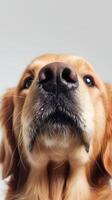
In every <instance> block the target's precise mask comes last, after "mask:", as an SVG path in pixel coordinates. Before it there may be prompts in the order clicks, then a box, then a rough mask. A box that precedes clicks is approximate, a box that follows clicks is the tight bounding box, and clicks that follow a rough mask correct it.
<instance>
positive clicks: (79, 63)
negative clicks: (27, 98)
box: [27, 54, 94, 72]
mask: <svg viewBox="0 0 112 200" xmlns="http://www.w3.org/2000/svg"><path fill="white" fill-rule="evenodd" d="M54 62H64V63H67V65H70V67H72V68H73V69H74V70H77V71H78V72H80V71H85V72H86V71H88V72H94V69H93V67H92V66H91V64H90V63H88V62H87V61H86V60H85V59H83V58H81V57H78V56H72V55H65V54H46V55H42V56H39V57H37V58H36V59H34V60H33V61H32V62H31V63H30V65H29V66H28V68H27V70H39V69H41V68H42V67H44V66H45V65H47V64H49V63H54Z"/></svg>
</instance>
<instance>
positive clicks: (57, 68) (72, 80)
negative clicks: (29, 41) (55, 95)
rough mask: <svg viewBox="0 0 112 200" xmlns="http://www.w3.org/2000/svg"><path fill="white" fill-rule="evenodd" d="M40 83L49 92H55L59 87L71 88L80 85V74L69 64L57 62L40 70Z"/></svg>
mask: <svg viewBox="0 0 112 200" xmlns="http://www.w3.org/2000/svg"><path fill="white" fill-rule="evenodd" d="M39 83H40V84H41V86H42V87H43V89H44V90H45V91H47V92H55V91H56V89H57V88H66V89H69V90H70V89H71V88H72V89H73V88H77V87H78V76H77V74H76V72H75V71H73V70H72V69H71V68H70V67H69V66H68V65H67V64H65V63H61V62H55V63H50V64H47V65H46V66H44V67H43V68H42V69H41V70H40V72H39Z"/></svg>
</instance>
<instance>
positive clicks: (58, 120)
mask: <svg viewBox="0 0 112 200" xmlns="http://www.w3.org/2000/svg"><path fill="white" fill-rule="evenodd" d="M32 126H33V128H32ZM84 128H85V124H84V121H83V119H81V116H79V115H78V113H73V111H71V110H69V109H66V108H62V107H55V108H53V107H52V106H51V107H49V109H46V107H45V109H43V110H42V113H41V114H40V115H38V116H37V117H35V118H34V120H33V123H32V124H31V132H30V138H31V143H30V151H31V150H32V148H33V146H34V143H35V141H36V138H37V137H38V138H39V137H40V138H41V136H42V137H44V135H47V136H48V137H49V138H50V139H52V138H55V137H58V138H60V137H61V138H62V137H63V136H64V137H65V136H68V135H69V136H70V137H71V136H72V137H75V138H76V137H77V138H78V139H79V140H80V142H81V143H83V144H84V143H85V141H84V137H83V133H84ZM32 130H33V132H32Z"/></svg>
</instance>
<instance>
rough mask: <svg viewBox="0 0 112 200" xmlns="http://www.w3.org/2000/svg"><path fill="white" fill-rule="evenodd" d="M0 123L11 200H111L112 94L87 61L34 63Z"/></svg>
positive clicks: (43, 59) (6, 100) (50, 58)
mask: <svg viewBox="0 0 112 200" xmlns="http://www.w3.org/2000/svg"><path fill="white" fill-rule="evenodd" d="M0 121H1V125H2V129H3V138H2V143H1V147H0V160H1V163H2V166H3V177H4V178H5V177H8V176H10V180H9V183H8V191H7V196H6V200H94V199H95V200H112V186H111V184H110V180H111V176H112V88H111V85H109V84H106V83H104V82H103V81H102V80H101V79H100V78H99V76H98V75H97V74H96V73H95V71H94V69H93V68H92V66H91V65H90V64H89V63H88V62H87V61H85V60H84V59H82V58H80V57H75V56H71V55H55V54H49V55H43V56H40V57H38V58H36V59H35V60H34V61H33V62H32V63H31V64H30V65H29V66H28V67H27V68H26V70H25V72H24V73H23V75H22V78H21V80H20V82H19V84H18V85H17V86H16V87H14V88H12V89H9V90H8V91H7V92H6V94H4V96H3V99H2V103H1V107H0Z"/></svg>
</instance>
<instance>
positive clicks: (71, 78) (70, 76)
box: [62, 68, 78, 84]
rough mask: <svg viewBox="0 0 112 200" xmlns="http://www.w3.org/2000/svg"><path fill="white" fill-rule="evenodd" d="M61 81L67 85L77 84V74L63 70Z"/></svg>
mask: <svg viewBox="0 0 112 200" xmlns="http://www.w3.org/2000/svg"><path fill="white" fill-rule="evenodd" d="M62 79H63V80H64V81H66V82H67V83H72V84H74V83H76V82H77V80H78V79H77V74H76V73H73V72H72V70H71V69H69V68H65V69H64V70H63V72H62Z"/></svg>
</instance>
